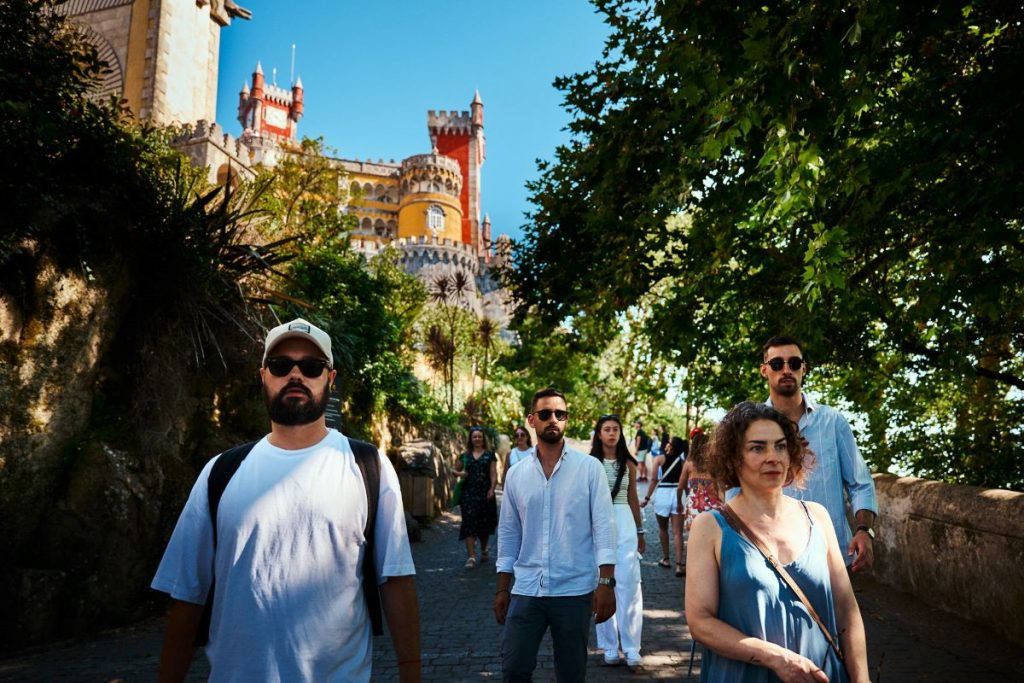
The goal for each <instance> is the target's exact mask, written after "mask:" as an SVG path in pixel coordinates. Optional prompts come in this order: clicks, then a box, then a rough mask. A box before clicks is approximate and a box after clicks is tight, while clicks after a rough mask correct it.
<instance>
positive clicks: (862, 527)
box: [853, 524, 875, 541]
mask: <svg viewBox="0 0 1024 683" xmlns="http://www.w3.org/2000/svg"><path fill="white" fill-rule="evenodd" d="M857 531H863V532H864V533H866V534H867V535H868V536H869V537H870V538H871V540H872V541H873V540H875V530H874V529H872V528H871V527H869V526H867V525H865V524H861V525H860V526H859V527H857ZM857 531H854V532H853V533H857Z"/></svg>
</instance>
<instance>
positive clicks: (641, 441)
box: [633, 420, 655, 481]
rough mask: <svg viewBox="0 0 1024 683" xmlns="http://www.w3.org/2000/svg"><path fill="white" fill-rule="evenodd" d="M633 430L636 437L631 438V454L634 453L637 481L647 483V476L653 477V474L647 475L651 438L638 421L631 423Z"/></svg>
mask: <svg viewBox="0 0 1024 683" xmlns="http://www.w3.org/2000/svg"><path fill="white" fill-rule="evenodd" d="M633 428H634V429H635V430H636V436H634V437H633V452H634V453H636V462H637V471H638V472H639V477H638V478H637V481H647V477H648V476H654V474H655V473H654V472H650V474H648V470H649V469H650V465H651V464H650V462H649V460H650V455H651V437H650V436H648V435H647V432H645V431H644V425H643V423H642V422H641V421H640V420H637V421H636V422H634V423H633Z"/></svg>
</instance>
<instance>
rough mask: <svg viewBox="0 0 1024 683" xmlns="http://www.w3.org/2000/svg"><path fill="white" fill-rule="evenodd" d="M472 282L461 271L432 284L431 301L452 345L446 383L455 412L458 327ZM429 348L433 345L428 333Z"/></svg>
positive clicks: (449, 401)
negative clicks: (437, 310) (445, 327)
mask: <svg viewBox="0 0 1024 683" xmlns="http://www.w3.org/2000/svg"><path fill="white" fill-rule="evenodd" d="M471 285H472V280H471V279H470V277H469V275H468V274H467V273H466V272H465V271H464V270H461V269H457V270H454V271H452V272H451V273H439V274H437V275H435V276H434V278H433V279H432V280H431V282H430V300H431V301H433V302H434V303H435V304H437V306H438V307H439V308H440V310H441V313H442V315H443V316H444V320H445V324H446V325H447V327H448V329H447V330H446V337H447V340H448V342H449V343H450V345H451V353H450V354H449V355H448V356H447V363H448V365H447V367H446V369H445V373H444V375H445V383H446V385H447V389H448V411H449V412H452V411H454V410H455V356H456V352H457V347H456V341H455V340H456V326H457V324H458V315H459V308H460V306H461V305H463V304H465V303H466V300H467V297H468V295H469V292H470V291H471ZM427 344H428V347H429V345H430V344H431V341H430V338H429V332H428V339H427Z"/></svg>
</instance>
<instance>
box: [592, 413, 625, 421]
mask: <svg viewBox="0 0 1024 683" xmlns="http://www.w3.org/2000/svg"><path fill="white" fill-rule="evenodd" d="M605 420H615V421H616V422H622V420H620V419H619V416H618V415H616V414H615V413H608V414H607V415H602V416H601V417H599V418H597V421H598V422H604V421H605Z"/></svg>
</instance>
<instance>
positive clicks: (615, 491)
mask: <svg viewBox="0 0 1024 683" xmlns="http://www.w3.org/2000/svg"><path fill="white" fill-rule="evenodd" d="M627 470H629V466H628V465H626V463H624V462H620V463H619V471H618V472H616V473H615V486H613V487H612V502H613V503H614V502H615V496H617V495H619V489H621V488H622V478H623V476H625V474H626V471H627Z"/></svg>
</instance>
